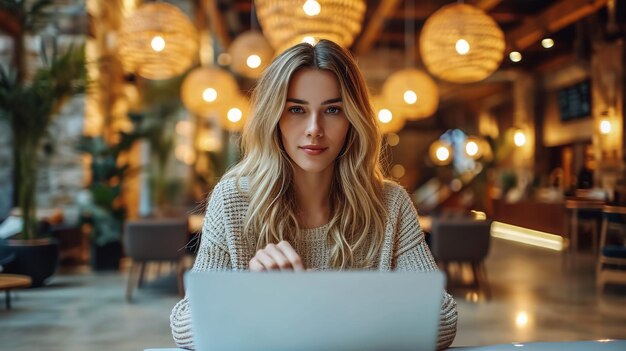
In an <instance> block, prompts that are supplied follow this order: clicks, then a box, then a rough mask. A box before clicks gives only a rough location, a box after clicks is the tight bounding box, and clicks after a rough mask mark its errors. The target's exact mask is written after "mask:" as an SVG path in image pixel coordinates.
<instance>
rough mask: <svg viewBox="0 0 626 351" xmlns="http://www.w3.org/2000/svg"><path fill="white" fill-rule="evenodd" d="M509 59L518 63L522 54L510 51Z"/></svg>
mask: <svg viewBox="0 0 626 351" xmlns="http://www.w3.org/2000/svg"><path fill="white" fill-rule="evenodd" d="M509 59H510V60H511V61H513V62H520V61H521V60H522V54H521V53H520V52H519V51H511V53H510V54H509Z"/></svg>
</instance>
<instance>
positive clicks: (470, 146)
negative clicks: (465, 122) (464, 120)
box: [465, 140, 478, 157]
mask: <svg viewBox="0 0 626 351" xmlns="http://www.w3.org/2000/svg"><path fill="white" fill-rule="evenodd" d="M465 153H467V155H468V156H470V157H473V156H476V155H477V154H478V144H476V142H475V141H473V140H470V141H468V142H467V144H465Z"/></svg>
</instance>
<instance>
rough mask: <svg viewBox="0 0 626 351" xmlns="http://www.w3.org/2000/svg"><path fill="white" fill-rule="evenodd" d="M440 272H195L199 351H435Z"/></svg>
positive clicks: (191, 291)
mask: <svg viewBox="0 0 626 351" xmlns="http://www.w3.org/2000/svg"><path fill="white" fill-rule="evenodd" d="M443 285H444V277H443V275H442V274H441V273H440V272H431V273H416V272H392V273H383V272H372V271H358V272H357V271H354V272H307V273H280V272H276V273H250V272H191V273H189V274H188V276H187V288H188V291H187V294H188V296H189V303H190V308H191V314H192V329H193V335H194V342H195V344H196V347H197V349H198V350H383V349H393V350H435V347H436V342H437V331H438V325H439V313H440V309H441V303H442V292H443Z"/></svg>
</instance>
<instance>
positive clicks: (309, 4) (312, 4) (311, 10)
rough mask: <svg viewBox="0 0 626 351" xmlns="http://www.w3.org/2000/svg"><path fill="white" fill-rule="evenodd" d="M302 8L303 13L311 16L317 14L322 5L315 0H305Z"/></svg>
mask: <svg viewBox="0 0 626 351" xmlns="http://www.w3.org/2000/svg"><path fill="white" fill-rule="evenodd" d="M302 9H303V10H304V13H306V14H307V15H308V16H311V17H312V16H317V15H319V14H320V11H321V10H322V7H321V6H320V3H319V2H317V1H315V0H307V1H306V2H305V3H304V5H302Z"/></svg>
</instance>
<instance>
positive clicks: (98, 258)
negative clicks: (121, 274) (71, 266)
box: [90, 241, 122, 271]
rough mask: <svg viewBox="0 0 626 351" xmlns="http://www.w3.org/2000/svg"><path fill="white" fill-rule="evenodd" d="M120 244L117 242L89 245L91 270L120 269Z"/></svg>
mask: <svg viewBox="0 0 626 351" xmlns="http://www.w3.org/2000/svg"><path fill="white" fill-rule="evenodd" d="M121 258H122V244H121V243H120V242H118V241H115V242H111V243H107V244H105V245H102V246H98V245H96V244H94V243H93V242H92V243H91V257H90V263H91V269H93V270H94V271H112V270H118V269H120V259H121Z"/></svg>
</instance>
